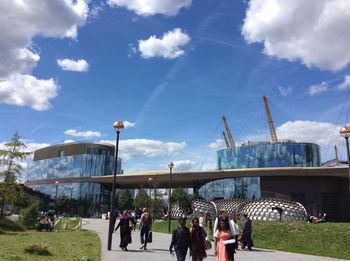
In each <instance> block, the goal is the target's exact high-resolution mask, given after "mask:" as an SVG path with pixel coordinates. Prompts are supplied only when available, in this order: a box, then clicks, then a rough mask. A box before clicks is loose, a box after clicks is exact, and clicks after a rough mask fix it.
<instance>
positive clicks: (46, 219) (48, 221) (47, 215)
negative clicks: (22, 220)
mask: <svg viewBox="0 0 350 261" xmlns="http://www.w3.org/2000/svg"><path fill="white" fill-rule="evenodd" d="M54 222H55V215H54V214H53V213H52V212H42V213H41V214H40V215H39V216H38V218H37V219H36V230H37V231H39V232H42V231H43V230H45V231H52V230H54Z"/></svg>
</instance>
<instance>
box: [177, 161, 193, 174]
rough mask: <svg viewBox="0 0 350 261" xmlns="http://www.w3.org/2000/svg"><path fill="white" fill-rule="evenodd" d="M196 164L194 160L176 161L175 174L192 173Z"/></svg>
mask: <svg viewBox="0 0 350 261" xmlns="http://www.w3.org/2000/svg"><path fill="white" fill-rule="evenodd" d="M195 164H196V163H195V162H194V161H192V160H178V161H174V172H175V171H178V172H180V171H190V170H191V169H192V168H193V167H194V165H195Z"/></svg>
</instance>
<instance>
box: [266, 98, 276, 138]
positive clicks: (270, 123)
mask: <svg viewBox="0 0 350 261" xmlns="http://www.w3.org/2000/svg"><path fill="white" fill-rule="evenodd" d="M263 99H264V105H265V111H266V117H267V122H268V124H269V127H270V134H271V143H278V139H277V134H276V130H275V126H274V125H273V121H272V117H271V113H270V109H269V105H268V104H267V98H266V96H265V95H264V97H263Z"/></svg>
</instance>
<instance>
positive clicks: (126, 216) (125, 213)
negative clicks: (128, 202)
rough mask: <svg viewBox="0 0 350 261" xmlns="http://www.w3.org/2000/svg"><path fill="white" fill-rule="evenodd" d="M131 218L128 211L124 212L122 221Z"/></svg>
mask: <svg viewBox="0 0 350 261" xmlns="http://www.w3.org/2000/svg"><path fill="white" fill-rule="evenodd" d="M128 218H129V213H128V211H127V210H124V212H123V214H122V219H128Z"/></svg>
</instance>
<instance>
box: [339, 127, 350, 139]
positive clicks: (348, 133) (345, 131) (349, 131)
mask: <svg viewBox="0 0 350 261" xmlns="http://www.w3.org/2000/svg"><path fill="white" fill-rule="evenodd" d="M339 132H340V135H341V136H342V137H344V138H349V137H350V127H349V126H344V127H341V128H340V131H339Z"/></svg>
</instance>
